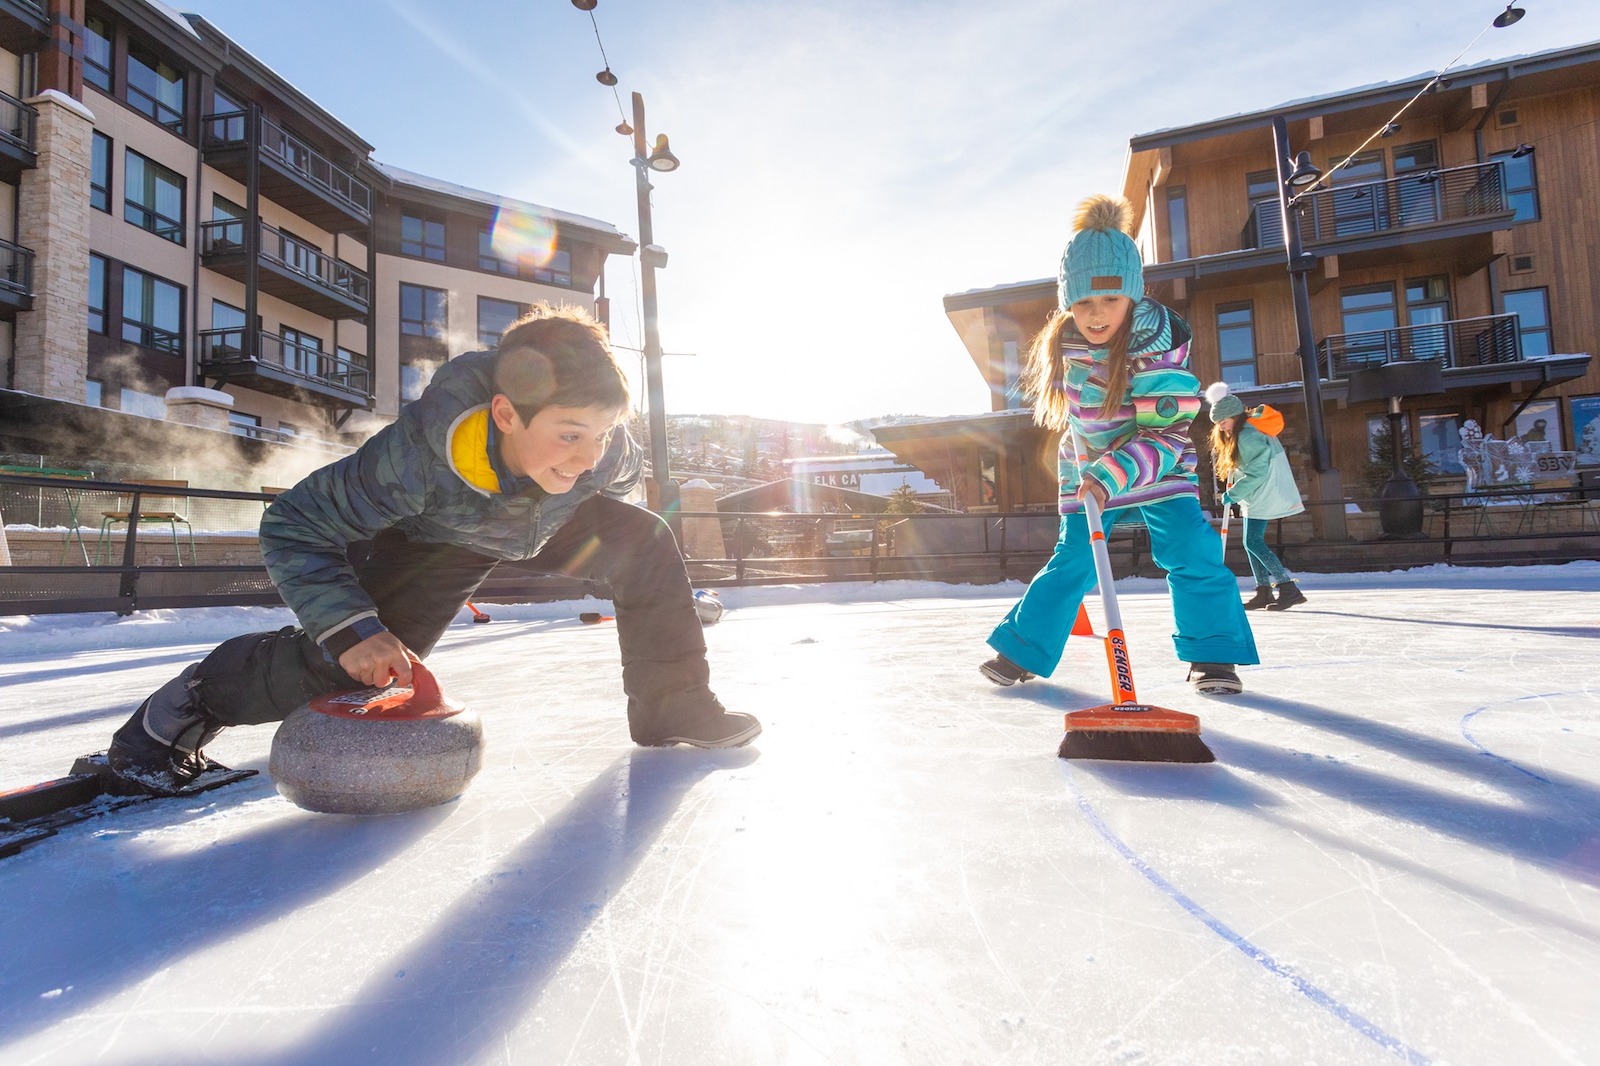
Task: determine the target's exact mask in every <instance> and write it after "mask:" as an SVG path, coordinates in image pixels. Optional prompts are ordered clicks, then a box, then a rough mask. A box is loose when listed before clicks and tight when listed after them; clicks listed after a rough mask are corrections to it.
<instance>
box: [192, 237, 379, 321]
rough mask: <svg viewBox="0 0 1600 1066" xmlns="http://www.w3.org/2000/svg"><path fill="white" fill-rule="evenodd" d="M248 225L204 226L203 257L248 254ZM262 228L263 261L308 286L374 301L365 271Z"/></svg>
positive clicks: (300, 242) (368, 302)
mask: <svg viewBox="0 0 1600 1066" xmlns="http://www.w3.org/2000/svg"><path fill="white" fill-rule="evenodd" d="M245 225H246V223H245V221H244V220H243V219H238V218H229V219H218V220H216V221H214V222H204V223H201V225H200V251H201V254H203V255H212V254H225V253H228V252H242V251H244V237H245V229H244V227H245ZM258 225H259V226H260V227H261V255H262V257H263V258H265V259H269V260H271V261H272V262H274V263H276V264H277V265H279V266H281V267H283V268H284V269H285V270H288V271H292V272H293V273H295V274H297V275H299V276H300V277H303V278H304V279H305V280H306V282H307V284H311V285H316V286H319V287H321V288H325V289H333V290H336V291H338V292H340V293H343V294H344V295H345V296H348V297H349V298H351V299H352V300H358V301H360V302H361V303H363V304H370V303H371V302H372V282H371V280H370V279H369V278H368V277H367V275H366V272H365V271H361V270H357V269H356V268H355V267H353V266H350V265H348V264H346V263H344V262H343V261H342V260H339V259H336V258H334V257H333V256H330V255H327V254H326V253H324V252H323V251H322V250H321V249H318V248H315V247H313V246H312V245H309V244H307V243H305V242H304V241H302V240H299V239H298V238H295V237H291V236H289V234H287V233H284V232H283V231H282V230H279V229H276V228H274V227H272V226H269V225H267V224H266V223H265V222H261V223H258Z"/></svg>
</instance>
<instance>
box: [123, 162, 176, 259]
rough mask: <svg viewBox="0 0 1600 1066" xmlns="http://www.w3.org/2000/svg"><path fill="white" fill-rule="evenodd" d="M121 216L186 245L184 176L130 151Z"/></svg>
mask: <svg viewBox="0 0 1600 1066" xmlns="http://www.w3.org/2000/svg"><path fill="white" fill-rule="evenodd" d="M123 169H124V170H125V171H126V172H127V175H126V180H125V182H124V191H125V193H126V196H127V200H126V201H125V203H124V204H123V209H122V217H123V218H125V219H127V220H128V221H129V222H131V223H133V224H134V225H135V226H138V227H139V228H140V229H145V230H149V231H150V232H151V233H154V234H155V235H156V236H157V237H163V238H165V239H167V240H169V241H171V242H172V243H173V244H182V243H183V176H182V175H181V174H177V173H174V172H173V171H170V170H168V169H167V168H166V167H164V166H162V165H161V164H160V163H157V162H155V161H154V160H150V159H146V158H145V157H144V156H142V155H140V154H139V153H138V152H135V151H133V150H131V149H130V150H129V151H128V160H127V165H126V166H125V167H124V168H123Z"/></svg>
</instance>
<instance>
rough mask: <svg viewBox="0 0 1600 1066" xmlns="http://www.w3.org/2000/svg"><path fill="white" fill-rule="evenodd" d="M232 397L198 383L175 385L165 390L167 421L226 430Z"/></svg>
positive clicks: (231, 406)
mask: <svg viewBox="0 0 1600 1066" xmlns="http://www.w3.org/2000/svg"><path fill="white" fill-rule="evenodd" d="M232 410H233V397H232V396H230V395H228V394H227V393H225V392H218V391H217V390H216V389H207V388H202V387H201V386H199V385H177V386H174V387H173V388H170V389H168V390H167V421H169V422H182V423H183V424H184V425H186V426H199V427H200V428H201V429H217V430H221V431H223V432H224V433H226V432H227V431H228V412H229V411H232Z"/></svg>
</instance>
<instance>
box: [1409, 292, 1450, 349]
mask: <svg viewBox="0 0 1600 1066" xmlns="http://www.w3.org/2000/svg"><path fill="white" fill-rule="evenodd" d="M1449 321H1450V279H1449V278H1448V277H1446V276H1445V275H1443V274H1435V275H1434V276H1432V277H1427V278H1408V279H1406V324H1407V325H1408V326H1410V327H1411V329H1410V331H1409V333H1408V338H1407V339H1408V345H1407V350H1406V352H1405V355H1406V357H1407V358H1410V359H1439V360H1442V361H1443V362H1444V365H1445V366H1453V365H1454V359H1453V355H1454V353H1453V352H1452V351H1451V338H1450V327H1449V326H1447V325H1446V324H1445V323H1447V322H1449Z"/></svg>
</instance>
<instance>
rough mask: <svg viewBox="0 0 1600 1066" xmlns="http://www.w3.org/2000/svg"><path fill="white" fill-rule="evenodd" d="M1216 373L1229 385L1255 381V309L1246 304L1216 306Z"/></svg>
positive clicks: (1242, 384)
mask: <svg viewBox="0 0 1600 1066" xmlns="http://www.w3.org/2000/svg"><path fill="white" fill-rule="evenodd" d="M1217 363H1218V367H1217V369H1218V373H1219V374H1220V375H1221V377H1222V380H1223V381H1225V382H1227V383H1228V385H1229V386H1230V387H1235V388H1237V387H1241V386H1248V385H1254V384H1255V383H1256V324H1255V309H1254V308H1253V307H1252V306H1251V305H1250V304H1222V305H1221V306H1219V307H1218V308H1217Z"/></svg>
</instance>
